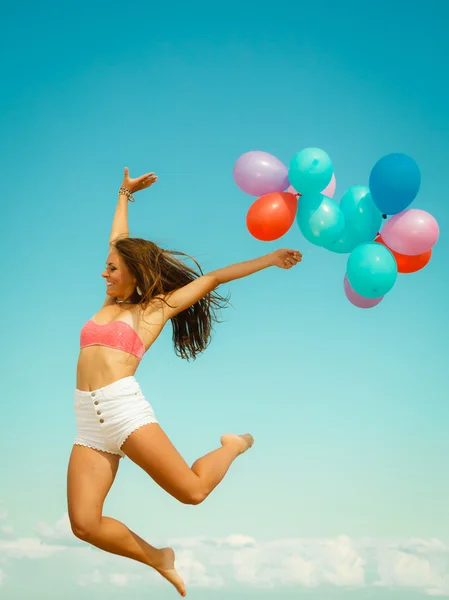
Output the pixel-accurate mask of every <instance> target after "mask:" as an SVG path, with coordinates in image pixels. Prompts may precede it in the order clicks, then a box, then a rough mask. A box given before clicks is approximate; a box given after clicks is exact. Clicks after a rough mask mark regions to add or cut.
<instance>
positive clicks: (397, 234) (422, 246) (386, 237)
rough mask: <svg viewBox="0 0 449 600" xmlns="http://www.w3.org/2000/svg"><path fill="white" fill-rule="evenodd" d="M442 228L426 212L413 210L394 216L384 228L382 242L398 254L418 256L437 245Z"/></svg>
mask: <svg viewBox="0 0 449 600" xmlns="http://www.w3.org/2000/svg"><path fill="white" fill-rule="evenodd" d="M439 235H440V228H439V227H438V223H437V222H436V220H435V218H434V217H432V215H431V214H430V213H428V212H426V211H425V210H419V209H417V208H411V209H410V210H404V211H402V212H400V213H398V214H396V215H393V216H392V217H391V218H390V219H388V221H387V222H386V223H385V225H384V226H383V228H382V240H383V241H384V242H385V244H386V245H387V246H388V247H389V248H391V249H392V250H394V252H397V253H398V254H405V255H406V256H416V255H417V254H424V252H428V251H429V250H430V249H431V248H433V246H434V245H435V244H436V243H437V241H438V237H439Z"/></svg>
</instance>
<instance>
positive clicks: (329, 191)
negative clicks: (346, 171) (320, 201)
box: [321, 173, 337, 198]
mask: <svg viewBox="0 0 449 600" xmlns="http://www.w3.org/2000/svg"><path fill="white" fill-rule="evenodd" d="M336 187H337V181H336V179H335V175H334V173H332V179H331V180H330V181H329V183H328V186H327V187H326V188H325V189H324V190H323V191H322V192H321V193H322V194H323V196H327V197H328V198H333V197H334V194H335V188H336Z"/></svg>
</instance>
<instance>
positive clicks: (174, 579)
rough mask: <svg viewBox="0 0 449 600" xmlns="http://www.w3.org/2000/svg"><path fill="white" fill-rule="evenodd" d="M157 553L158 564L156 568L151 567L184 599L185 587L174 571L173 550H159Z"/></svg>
mask: <svg viewBox="0 0 449 600" xmlns="http://www.w3.org/2000/svg"><path fill="white" fill-rule="evenodd" d="M159 553H160V557H161V559H160V563H159V564H158V565H157V566H153V565H152V566H153V569H156V571H157V572H158V573H160V574H161V575H162V577H165V579H166V580H167V581H169V582H170V583H171V584H173V585H174V586H175V588H176V589H177V590H178V592H179V593H180V594H181V596H183V597H185V596H186V595H187V592H186V586H185V585H184V581H183V580H182V579H181V577H180V575H178V572H177V571H176V569H175V553H174V551H173V549H172V548H161V549H160V550H159Z"/></svg>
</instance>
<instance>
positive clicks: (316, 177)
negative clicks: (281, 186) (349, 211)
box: [288, 148, 334, 195]
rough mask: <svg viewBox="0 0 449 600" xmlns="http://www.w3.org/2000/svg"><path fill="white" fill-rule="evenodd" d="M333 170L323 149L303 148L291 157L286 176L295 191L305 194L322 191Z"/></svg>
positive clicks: (328, 181)
mask: <svg viewBox="0 0 449 600" xmlns="http://www.w3.org/2000/svg"><path fill="white" fill-rule="evenodd" d="M333 172H334V167H333V165H332V161H331V159H330V158H329V155H328V154H327V153H326V152H324V150H320V149H319V148H304V150H301V151H300V152H297V153H296V154H295V156H294V157H293V158H292V160H291V162H290V168H289V171H288V178H289V181H290V185H292V186H293V187H294V188H295V190H296V191H297V192H299V193H300V194H303V195H306V194H313V193H318V192H321V191H323V190H324V189H325V188H326V187H327V186H328V184H329V183H330V180H331V179H332V173H333Z"/></svg>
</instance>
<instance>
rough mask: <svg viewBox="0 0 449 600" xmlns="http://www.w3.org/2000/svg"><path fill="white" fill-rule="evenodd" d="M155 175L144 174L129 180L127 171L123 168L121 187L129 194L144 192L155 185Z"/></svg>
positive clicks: (126, 168)
mask: <svg viewBox="0 0 449 600" xmlns="http://www.w3.org/2000/svg"><path fill="white" fill-rule="evenodd" d="M156 181H157V175H155V174H154V173H146V174H145V175H142V176H141V177H137V178H136V179H131V177H130V176H129V169H128V167H125V174H124V177H123V183H122V187H124V188H125V189H127V190H129V191H130V192H131V194H134V193H135V192H140V190H144V189H145V188H148V187H151V186H152V185H153V183H156Z"/></svg>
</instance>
